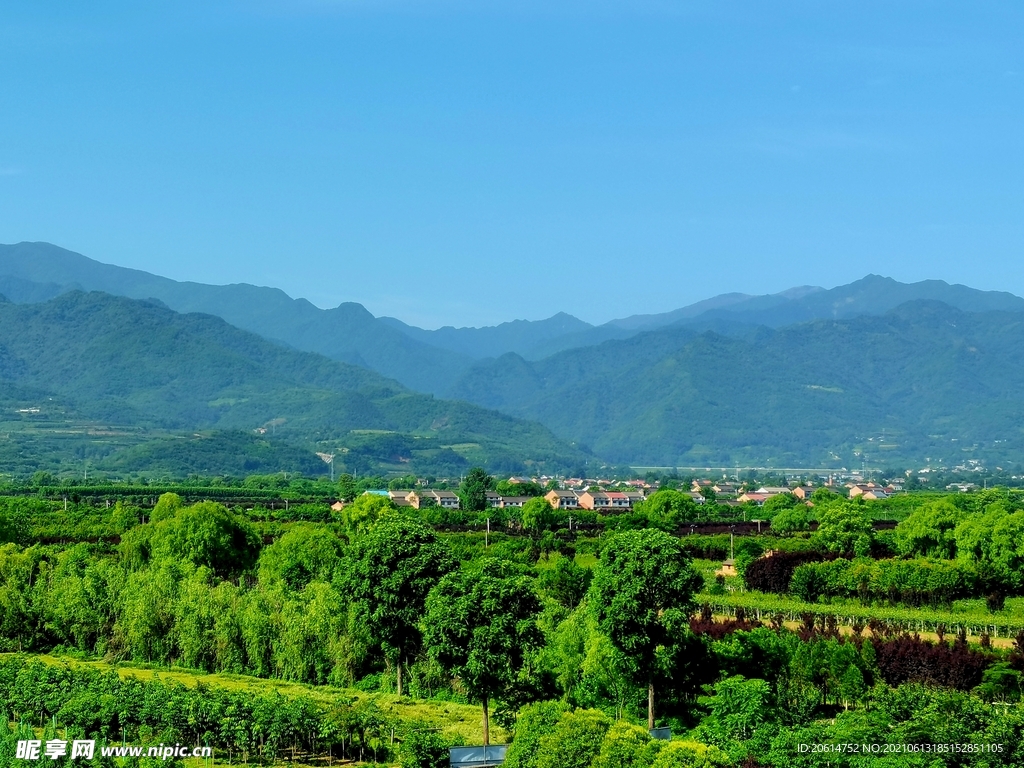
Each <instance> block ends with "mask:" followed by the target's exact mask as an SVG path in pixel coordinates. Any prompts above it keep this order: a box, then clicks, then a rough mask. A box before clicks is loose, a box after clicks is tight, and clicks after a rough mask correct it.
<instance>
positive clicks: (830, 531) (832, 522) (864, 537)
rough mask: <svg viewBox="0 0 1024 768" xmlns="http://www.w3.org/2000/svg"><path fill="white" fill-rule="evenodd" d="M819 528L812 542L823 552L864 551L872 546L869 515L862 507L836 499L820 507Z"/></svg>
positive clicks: (860, 553)
mask: <svg viewBox="0 0 1024 768" xmlns="http://www.w3.org/2000/svg"><path fill="white" fill-rule="evenodd" d="M819 509H820V511H819V512H818V529H817V530H816V531H815V532H814V533H813V534H812V535H811V542H812V543H813V544H814V545H815V546H816V547H817V548H819V549H822V550H824V551H826V552H837V553H839V554H847V555H852V554H857V555H866V554H868V553H869V552H870V550H871V536H872V529H871V518H870V517H869V516H868V514H867V512H866V511H865V510H864V508H863V507H862V506H860V505H857V504H852V503H849V502H843V501H836V502H833V503H832V504H829V505H827V506H825V507H822V508H819Z"/></svg>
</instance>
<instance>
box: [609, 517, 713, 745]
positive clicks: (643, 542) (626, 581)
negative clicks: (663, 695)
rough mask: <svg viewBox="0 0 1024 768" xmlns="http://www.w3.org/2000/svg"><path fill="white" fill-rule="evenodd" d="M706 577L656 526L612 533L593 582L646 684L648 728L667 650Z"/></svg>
mask: <svg viewBox="0 0 1024 768" xmlns="http://www.w3.org/2000/svg"><path fill="white" fill-rule="evenodd" d="M702 583H703V582H702V578H701V576H700V574H699V573H697V572H696V571H695V570H694V569H693V566H692V564H691V562H690V558H689V557H688V556H687V555H686V553H685V552H684V550H683V547H682V545H681V543H680V541H679V539H677V538H675V537H674V536H670V535H668V534H667V533H665V532H663V531H659V530H655V529H650V528H648V529H644V530H640V531H626V532H623V533H620V534H617V535H616V536H614V537H612V538H611V539H610V540H609V541H608V544H607V545H606V546H605V548H604V550H602V552H601V560H600V562H599V563H598V566H597V569H596V570H595V573H594V581H593V583H592V584H591V586H590V594H589V597H590V600H591V604H592V606H593V608H594V610H595V612H596V615H597V620H598V623H599V626H600V628H601V631H602V632H604V633H605V634H606V635H607V636H608V639H609V640H610V641H611V642H612V645H614V646H615V648H616V649H617V650H618V651H619V652H620V653H621V654H622V655H623V658H624V660H626V661H627V665H628V666H627V668H628V671H629V672H630V674H631V675H632V676H633V678H634V679H635V681H636V682H638V683H643V684H646V685H647V693H648V695H647V727H648V728H653V727H654V681H655V679H656V678H657V676H658V675H659V674H660V673H661V672H662V671H663V670H662V666H663V663H662V660H663V659H664V658H665V656H666V653H665V651H666V650H667V649H668V648H669V647H670V646H671V645H673V644H674V643H675V642H676V641H677V640H678V639H680V638H681V636H682V635H683V634H685V632H686V626H687V621H688V619H689V616H690V611H691V609H692V608H693V596H694V594H696V592H697V591H698V590H699V589H700V588H701V585H702Z"/></svg>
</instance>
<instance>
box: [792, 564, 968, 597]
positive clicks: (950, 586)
mask: <svg viewBox="0 0 1024 768" xmlns="http://www.w3.org/2000/svg"><path fill="white" fill-rule="evenodd" d="M790 589H791V591H792V592H793V594H794V595H795V596H797V597H798V598H800V599H801V600H807V601H808V602H815V601H816V600H818V599H819V598H821V597H860V598H862V599H864V600H878V601H889V602H892V603H906V604H909V605H922V604H928V605H948V604H950V603H952V602H953V601H954V600H957V599H960V598H964V597H974V596H976V595H978V594H979V593H980V592H981V591H983V589H984V584H983V582H981V581H980V580H979V578H978V574H977V572H976V571H975V570H974V568H973V567H971V566H970V565H963V564H959V563H956V562H953V561H949V560H929V559H925V558H919V559H916V560H870V559H867V558H861V559H857V560H844V559H838V560H832V561H827V562H821V563H805V564H803V565H801V566H798V567H797V568H796V570H795V571H793V579H792V581H791V583H790Z"/></svg>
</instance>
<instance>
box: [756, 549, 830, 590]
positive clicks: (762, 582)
mask: <svg viewBox="0 0 1024 768" xmlns="http://www.w3.org/2000/svg"><path fill="white" fill-rule="evenodd" d="M821 559H822V555H821V554H820V553H818V552H773V553H770V554H769V555H767V556H766V557H762V558H759V559H757V560H755V561H754V562H752V563H750V565H748V566H747V569H746V570H745V571H744V572H743V582H744V583H745V584H746V585H747V589H753V590H756V591H758V592H771V593H773V594H777V595H782V594H785V593H787V592H789V589H790V581H791V580H792V579H793V571H795V570H796V569H797V567H798V566H800V565H803V564H804V563H810V562H815V561H818V560H821Z"/></svg>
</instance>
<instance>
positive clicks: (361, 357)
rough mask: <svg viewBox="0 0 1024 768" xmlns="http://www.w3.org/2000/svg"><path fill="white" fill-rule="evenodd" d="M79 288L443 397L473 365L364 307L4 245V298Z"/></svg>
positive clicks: (0, 260)
mask: <svg viewBox="0 0 1024 768" xmlns="http://www.w3.org/2000/svg"><path fill="white" fill-rule="evenodd" d="M76 289H78V290H85V291H103V292H105V293H110V294H113V295H115V296H126V297H128V298H133V299H149V298H155V299H159V300H160V301H162V302H163V303H165V304H166V305H167V306H168V307H170V308H171V309H173V310H175V311H176V312H205V313H207V314H211V315H216V316H218V317H222V318H224V319H225V320H227V321H228V322H229V323H231V324H232V325H235V326H237V327H239V328H243V329H245V330H248V331H252V332H254V333H258V334H260V335H261V336H263V337H265V338H268V339H273V340H278V341H282V342H284V343H286V344H288V345H289V346H292V347H295V348H296V349H300V350H305V351H310V352H319V353H320V354H323V355H326V356H328V357H330V358H332V359H335V360H341V361H344V362H348V363H353V364H355V365H361V366H364V367H366V368H370V369H372V370H375V371H377V372H379V373H382V374H384V375H385V376H389V377H391V378H394V379H397V380H398V381H400V382H401V383H403V384H405V385H406V386H408V387H412V388H413V389H416V390H418V391H420V392H432V393H441V392H443V391H444V390H445V389H447V388H448V386H449V385H450V384H451V382H453V381H454V380H455V378H457V377H458V375H459V374H460V373H461V372H462V371H463V370H465V368H466V367H467V365H468V364H469V362H470V358H468V357H463V356H461V355H458V354H456V353H454V352H451V351H449V350H447V349H442V348H440V347H430V346H428V345H426V344H424V343H423V342H420V341H417V340H415V339H413V338H412V337H411V336H409V335H407V334H405V333H402V332H400V331H398V330H397V329H395V328H392V327H391V326H389V325H388V324H387V323H384V322H381V321H380V320H378V319H377V318H375V317H374V316H373V315H372V314H370V313H369V312H368V311H367V310H366V309H365V308H364V307H363V306H362V305H360V304H354V303H345V304H341V305H340V306H338V307H335V308H334V309H328V310H324V309H319V308H318V307H316V306H314V305H313V304H310V303H309V302H308V301H306V300H305V299H292V298H291V297H289V296H288V295H287V294H286V293H284V292H283V291H280V290H278V289H276V288H260V287H257V286H253V285H246V284H236V285H204V284H202V283H189V282H177V281H175V280H170V279H168V278H165V277H158V276H157V275H152V274H149V273H148V272H142V271H140V270H136V269H126V268H124V267H116V266H112V265H110V264H101V263H100V262H98V261H93V260H92V259H89V258H86V257H85V256H82V255H81V254H78V253H73V252H72V251H67V250H65V249H63V248H58V247H57V246H55V245H50V244H49V243H19V244H17V245H0V293H3V294H5V295H6V296H7V297H8V298H9V299H11V300H12V301H15V302H31V301H42V300H45V299H47V298H51V297H53V296H56V295H57V294H59V293H63V292H65V291H68V290H76Z"/></svg>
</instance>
